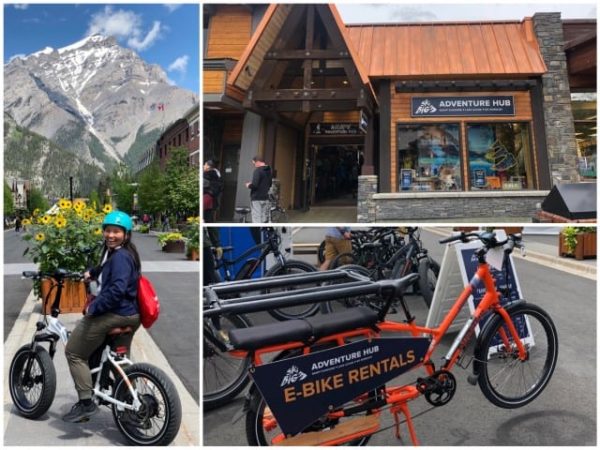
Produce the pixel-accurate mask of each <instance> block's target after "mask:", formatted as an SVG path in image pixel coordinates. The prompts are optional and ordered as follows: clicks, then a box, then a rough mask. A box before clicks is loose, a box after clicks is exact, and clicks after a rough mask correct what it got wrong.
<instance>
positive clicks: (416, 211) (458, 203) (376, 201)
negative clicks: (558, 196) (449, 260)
mask: <svg viewBox="0 0 600 450" xmlns="http://www.w3.org/2000/svg"><path fill="white" fill-rule="evenodd" d="M547 195H548V191H514V192H513V191H510V192H509V191H487V192H483V191H479V192H452V193H448V192H435V193H433V192H427V193H426V192H415V193H393V194H371V196H370V199H369V204H368V206H367V201H366V199H365V197H361V196H360V195H359V204H358V211H359V217H358V222H405V221H437V222H442V221H449V222H452V221H456V220H459V221H464V220H475V221H477V220H485V221H486V222H491V221H497V222H507V221H514V220H515V219H518V220H519V221H527V222H530V221H531V220H532V218H533V216H534V215H535V213H536V211H537V210H538V208H539V205H540V204H541V202H542V201H543V200H544V198H546V196H547ZM363 203H364V205H363Z"/></svg>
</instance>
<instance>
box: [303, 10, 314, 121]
mask: <svg viewBox="0 0 600 450" xmlns="http://www.w3.org/2000/svg"><path fill="white" fill-rule="evenodd" d="M314 35H315V5H308V6H307V9H306V35H305V36H304V48H305V49H306V50H307V51H310V50H312V48H313V39H314ZM302 86H303V87H304V90H305V91H306V90H309V89H310V88H311V86H312V59H310V58H306V59H305V60H304V74H303V80H302ZM305 98H306V96H305ZM302 111H303V112H309V111H310V104H309V103H308V102H306V101H305V102H302Z"/></svg>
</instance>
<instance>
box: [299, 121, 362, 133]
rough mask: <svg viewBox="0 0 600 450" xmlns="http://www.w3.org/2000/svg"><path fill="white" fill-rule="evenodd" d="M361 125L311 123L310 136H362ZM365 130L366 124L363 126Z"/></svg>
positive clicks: (349, 123)
mask: <svg viewBox="0 0 600 450" xmlns="http://www.w3.org/2000/svg"><path fill="white" fill-rule="evenodd" d="M361 125H362V124H358V123H354V122H342V123H340V122H338V123H322V122H319V123H311V124H310V134H311V135H313V136H355V135H359V134H364V133H365V131H363V128H362V127H361ZM364 127H365V129H366V124H364Z"/></svg>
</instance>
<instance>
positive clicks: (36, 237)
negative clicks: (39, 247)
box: [35, 233, 46, 241]
mask: <svg viewBox="0 0 600 450" xmlns="http://www.w3.org/2000/svg"><path fill="white" fill-rule="evenodd" d="M44 239H46V236H45V235H44V233H38V234H36V235H35V240H36V241H43V240H44Z"/></svg>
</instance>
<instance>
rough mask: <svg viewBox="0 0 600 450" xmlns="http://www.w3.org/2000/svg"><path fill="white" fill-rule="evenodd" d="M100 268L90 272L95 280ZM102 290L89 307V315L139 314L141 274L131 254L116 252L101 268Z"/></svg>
mask: <svg viewBox="0 0 600 450" xmlns="http://www.w3.org/2000/svg"><path fill="white" fill-rule="evenodd" d="M99 269H100V267H97V268H94V269H91V270H90V275H91V276H92V278H93V279H97V278H98V276H99V275H100V273H99ZM101 270H102V288H101V289H100V293H99V294H98V296H97V297H96V298H95V299H94V301H93V302H92V304H91V305H90V306H89V307H88V312H87V313H88V314H89V315H91V316H99V315H101V314H104V313H113V314H118V315H119V316H133V315H134V314H138V303H137V290H138V279H139V277H140V274H139V273H138V271H137V270H136V268H135V262H134V259H133V256H132V255H131V253H129V252H128V251H127V250H125V249H124V248H120V249H118V250H115V251H114V252H113V254H112V255H109V256H108V259H107V260H106V262H105V263H104V265H103V266H102V267H101Z"/></svg>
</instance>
